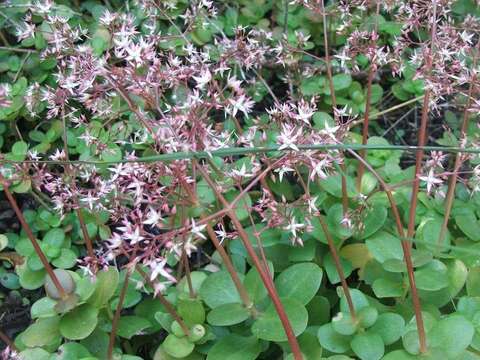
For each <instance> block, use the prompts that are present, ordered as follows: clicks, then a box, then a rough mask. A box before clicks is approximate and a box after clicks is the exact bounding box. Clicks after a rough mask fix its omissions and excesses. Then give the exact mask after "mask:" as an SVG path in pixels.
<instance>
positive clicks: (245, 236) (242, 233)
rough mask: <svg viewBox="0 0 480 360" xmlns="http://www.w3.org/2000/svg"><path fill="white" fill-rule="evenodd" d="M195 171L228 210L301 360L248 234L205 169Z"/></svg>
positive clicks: (285, 315) (267, 276) (275, 293)
mask: <svg viewBox="0 0 480 360" xmlns="http://www.w3.org/2000/svg"><path fill="white" fill-rule="evenodd" d="M197 169H198V171H199V172H200V173H201V174H202V176H203V178H204V179H205V181H206V182H207V183H208V185H209V186H210V187H211V188H212V190H213V191H214V193H215V195H216V197H217V198H218V200H219V201H220V202H221V203H222V205H223V206H225V207H227V208H228V209H229V210H228V211H227V215H228V217H229V218H230V220H231V221H232V224H233V226H234V227H235V229H237V232H238V235H239V237H240V239H241V240H242V243H243V246H245V249H246V250H247V253H248V255H249V256H250V258H251V259H252V262H253V264H254V266H255V268H256V269H257V271H258V273H259V275H260V278H261V279H262V282H263V284H264V286H265V288H266V289H267V292H268V294H269V296H270V298H271V300H272V302H273V305H274V306H275V309H276V311H277V313H278V317H279V318H280V321H281V323H282V325H283V328H284V330H285V334H286V336H287V339H288V343H289V344H290V348H291V350H292V354H293V357H294V359H295V360H302V359H303V356H302V353H301V351H300V345H299V344H298V341H297V338H296V337H295V333H294V332H293V328H292V325H291V324H290V320H289V319H288V316H287V313H286V312H285V308H284V307H283V305H282V302H281V301H280V298H279V296H278V293H277V290H276V289H275V286H274V284H273V281H272V279H270V276H269V275H268V274H267V273H266V272H265V269H264V268H263V266H262V264H261V262H260V259H259V258H258V256H257V254H256V253H255V250H254V249H253V246H252V244H251V243H250V240H249V238H248V234H247V233H246V232H245V229H244V228H243V226H242V224H241V223H240V221H239V220H238V218H237V215H236V214H235V211H233V210H232V208H231V204H230V203H229V202H228V201H227V200H226V199H225V198H224V197H223V195H222V194H221V193H220V192H219V191H218V189H217V187H216V185H215V183H214V182H213V180H212V179H211V178H210V176H209V175H208V173H207V172H206V171H205V169H203V168H202V166H200V165H197Z"/></svg>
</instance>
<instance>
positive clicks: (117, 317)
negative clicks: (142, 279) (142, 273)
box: [107, 269, 130, 360]
mask: <svg viewBox="0 0 480 360" xmlns="http://www.w3.org/2000/svg"><path fill="white" fill-rule="evenodd" d="M129 279H130V271H129V270H128V269H127V271H126V273H125V280H124V281H123V285H122V289H121V290H120V296H119V297H118V304H117V308H116V310H115V315H114V316H113V320H112V331H111V332H110V339H109V341H108V350H107V359H108V360H112V355H113V346H114V345H115V336H116V334H117V327H118V321H119V320H120V313H121V312H122V307H123V302H124V301H125V295H126V294H127V288H128V280H129Z"/></svg>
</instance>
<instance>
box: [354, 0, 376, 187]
mask: <svg viewBox="0 0 480 360" xmlns="http://www.w3.org/2000/svg"><path fill="white" fill-rule="evenodd" d="M379 13H380V2H379V1H377V10H376V12H375V15H376V17H375V34H377V29H378V15H379ZM376 71H377V65H376V64H375V63H374V58H372V59H371V64H370V67H369V69H368V80H367V98H366V100H365V115H364V117H363V128H362V145H366V144H367V142H368V125H369V122H370V106H371V96H372V82H373V77H374V76H375V72H376ZM366 155H367V151H366V150H365V149H362V150H360V156H361V157H362V159H365V156H366ZM364 172H365V166H364V165H363V163H362V162H360V163H359V165H358V171H357V190H358V192H360V189H361V186H362V177H363V173H364Z"/></svg>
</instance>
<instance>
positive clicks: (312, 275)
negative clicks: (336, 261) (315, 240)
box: [275, 263, 323, 305]
mask: <svg viewBox="0 0 480 360" xmlns="http://www.w3.org/2000/svg"><path fill="white" fill-rule="evenodd" d="M322 276H323V272H322V269H320V267H319V266H318V265H316V264H314V263H300V264H295V265H292V266H290V267H289V268H287V269H285V270H284V271H282V272H281V273H280V275H279V276H278V277H277V279H276V280H275V287H276V288H277V291H278V295H279V296H280V297H282V298H289V299H295V300H296V301H298V302H300V303H301V304H303V305H306V304H308V302H309V301H310V300H312V298H313V297H314V296H315V294H316V293H317V291H318V289H319V288H320V283H321V282H322Z"/></svg>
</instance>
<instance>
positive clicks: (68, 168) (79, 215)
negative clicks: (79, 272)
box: [62, 106, 96, 263]
mask: <svg viewBox="0 0 480 360" xmlns="http://www.w3.org/2000/svg"><path fill="white" fill-rule="evenodd" d="M62 126H63V151H64V152H65V158H66V160H67V161H68V160H69V159H70V156H69V151H68V137H67V124H66V120H65V107H64V106H62ZM65 171H66V172H67V174H68V175H69V177H70V185H71V186H72V187H73V188H74V189H75V188H76V184H75V174H74V168H73V166H71V165H70V164H68V165H65ZM72 194H73V195H72V200H73V203H74V204H75V206H76V209H75V213H76V214H77V218H78V222H79V223H80V229H81V231H82V235H83V240H84V241H85V246H86V247H87V254H88V256H89V258H90V259H91V260H92V261H93V262H94V263H96V261H95V260H96V256H95V252H94V251H93V244H92V240H91V239H90V236H89V235H88V230H87V225H86V224H85V220H84V218H83V215H82V210H81V208H80V204H79V201H78V197H77V195H75V191H72Z"/></svg>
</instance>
